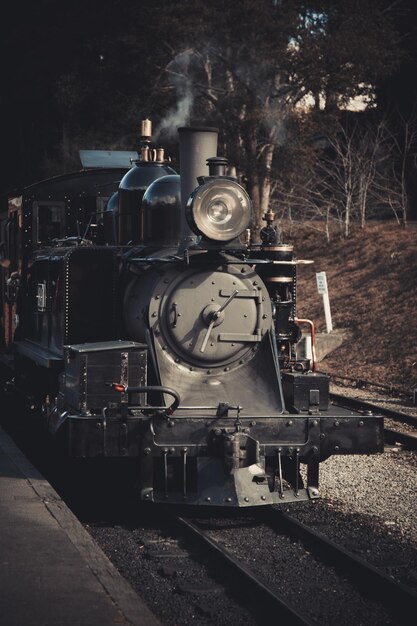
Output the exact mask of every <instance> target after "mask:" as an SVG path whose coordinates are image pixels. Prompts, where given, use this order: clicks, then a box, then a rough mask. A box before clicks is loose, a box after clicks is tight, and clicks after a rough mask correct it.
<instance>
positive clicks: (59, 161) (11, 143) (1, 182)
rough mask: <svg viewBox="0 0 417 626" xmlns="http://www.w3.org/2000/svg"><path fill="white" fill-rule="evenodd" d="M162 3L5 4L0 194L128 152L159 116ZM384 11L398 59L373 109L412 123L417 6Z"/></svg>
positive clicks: (166, 46)
mask: <svg viewBox="0 0 417 626" xmlns="http://www.w3.org/2000/svg"><path fill="white" fill-rule="evenodd" d="M169 4H171V5H175V4H176V3H175V2H174V3H172V2H171V3H168V2H165V3H164V2H156V3H155V2H146V1H143V2H141V1H139V2H138V1H133V0H108V1H105V0H104V1H103V0H102V1H101V2H99V1H97V0H84V1H83V2H81V1H80V0H73V1H72V2H68V1H67V0H63V1H60V2H58V1H53V0H38V1H36V2H28V1H25V2H20V3H13V4H11V3H10V4H9V6H8V15H7V19H5V20H3V26H2V37H1V40H0V63H1V66H0V71H1V78H2V89H1V96H0V107H1V111H0V125H1V126H0V137H1V151H2V156H3V158H2V167H1V173H0V192H5V191H7V190H10V189H12V188H14V187H16V186H20V185H26V184H28V183H30V182H33V181H35V180H37V179H39V178H41V177H45V176H48V175H51V174H55V173H58V172H59V171H62V168H64V169H74V168H76V167H78V163H77V162H76V159H75V157H74V155H75V154H76V152H77V149H79V148H83V149H94V148H95V149H99V148H104V149H117V148H121V149H132V148H134V147H135V141H136V137H137V135H138V128H139V123H140V119H141V118H143V117H152V118H153V119H154V120H156V122H157V121H158V119H160V118H161V117H162V116H163V115H164V113H165V111H166V110H167V108H168V106H169V105H170V104H171V101H170V98H172V94H167V93H166V92H165V91H164V88H163V86H162V83H161V75H162V74H163V69H164V67H166V65H167V63H169V61H170V59H171V58H172V56H173V50H172V42H171V41H170V36H169V31H170V28H171V26H170V23H169V18H168V20H167V18H166V16H164V14H163V12H162V11H161V7H162V8H163V7H164V6H165V5H169ZM177 4H178V5H179V6H182V9H183V8H184V6H186V5H187V4H188V3H177ZM191 4H195V3H191ZM197 4H198V3H197ZM386 4H387V6H388V4H389V5H390V6H393V7H394V10H393V14H394V22H395V28H396V29H397V31H398V34H399V37H398V46H399V48H400V52H401V59H400V62H399V64H398V65H397V68H396V69H395V70H394V71H393V72H392V73H391V74H390V75H389V76H388V77H385V78H384V79H383V80H381V81H380V82H379V84H378V86H377V87H378V89H377V93H378V109H379V110H380V111H390V110H394V109H395V110H398V111H400V113H401V115H403V116H406V117H409V116H411V115H412V114H413V113H415V112H416V102H417V36H416V24H417V6H416V4H417V3H416V2H414V1H413V0H402V1H401V2H395V1H394V2H390V3H386ZM193 19H195V23H196V24H197V23H198V22H199V21H201V20H202V19H204V15H202V14H201V15H200V14H197V13H196V14H195V15H194V16H193V15H190V16H189V22H188V24H184V32H178V41H179V42H180V39H181V38H182V41H183V42H184V41H186V30H187V28H188V29H192V24H193ZM200 26H201V24H200ZM236 26H237V27H239V25H238V24H237V25H236ZM372 29H373V24H372V23H369V32H370V33H371V32H372ZM171 34H172V33H171ZM190 36H191V35H190ZM171 39H172V37H171ZM413 184H414V188H413ZM411 193H412V194H413V195H414V194H415V183H413V182H412V181H411Z"/></svg>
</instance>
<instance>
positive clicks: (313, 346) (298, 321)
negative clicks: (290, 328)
mask: <svg viewBox="0 0 417 626" xmlns="http://www.w3.org/2000/svg"><path fill="white" fill-rule="evenodd" d="M294 322H295V323H296V324H308V325H309V326H310V335H311V356H312V361H313V363H312V367H311V369H312V371H313V372H314V371H315V369H316V362H317V361H316V331H315V329H314V322H312V321H311V320H307V319H301V318H299V317H296V318H295V319H294Z"/></svg>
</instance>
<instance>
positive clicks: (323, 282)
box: [316, 272, 333, 333]
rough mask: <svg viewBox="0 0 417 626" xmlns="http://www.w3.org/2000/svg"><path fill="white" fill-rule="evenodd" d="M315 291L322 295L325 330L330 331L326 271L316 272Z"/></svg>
mask: <svg viewBox="0 0 417 626" xmlns="http://www.w3.org/2000/svg"><path fill="white" fill-rule="evenodd" d="M316 281H317V291H318V293H320V294H321V295H322V296H323V306H324V317H325V318H326V330H327V332H328V333H331V332H332V330H333V324H332V314H331V312H330V300H329V291H328V289H327V278H326V272H317V274H316Z"/></svg>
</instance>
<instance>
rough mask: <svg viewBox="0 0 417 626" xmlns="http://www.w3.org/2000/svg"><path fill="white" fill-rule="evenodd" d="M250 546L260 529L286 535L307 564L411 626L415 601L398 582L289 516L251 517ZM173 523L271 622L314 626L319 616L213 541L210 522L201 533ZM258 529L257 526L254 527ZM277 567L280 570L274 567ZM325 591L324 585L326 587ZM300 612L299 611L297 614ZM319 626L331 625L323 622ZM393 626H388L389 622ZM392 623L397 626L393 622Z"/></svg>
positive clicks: (197, 526) (191, 524)
mask: <svg viewBox="0 0 417 626" xmlns="http://www.w3.org/2000/svg"><path fill="white" fill-rule="evenodd" d="M254 520H255V521H254V533H253V536H254V540H255V537H257V536H259V535H260V533H262V526H263V525H265V526H268V527H269V528H270V529H272V530H273V531H274V532H275V533H277V535H285V536H287V537H290V538H291V541H294V540H295V541H297V542H300V543H301V544H302V545H303V547H304V548H305V549H306V550H307V552H306V554H309V556H310V558H313V559H316V560H319V561H320V562H321V563H322V566H323V567H325V568H329V567H330V568H334V569H335V570H336V571H337V575H338V576H340V577H341V579H348V580H349V581H350V583H351V584H352V585H353V587H354V588H355V589H356V590H357V591H358V592H359V593H360V594H362V595H363V596H365V597H366V598H368V599H369V600H370V601H372V602H374V603H376V604H380V605H382V606H383V607H384V608H385V609H386V610H387V611H389V612H390V613H391V614H392V615H394V616H395V618H394V619H398V620H399V623H401V624H404V625H405V624H411V623H414V619H413V618H412V617H411V616H412V615H413V614H414V611H415V607H416V606H417V595H416V594H414V593H413V592H412V591H410V590H409V589H408V588H406V587H404V586H403V585H401V584H399V583H398V582H396V581H395V580H394V579H393V578H391V577H389V576H387V575H386V574H384V573H383V572H382V571H380V570H378V569H377V568H375V567H374V566H372V565H371V564H369V563H367V562H366V561H365V560H363V559H361V558H359V557H358V556H356V555H354V554H352V553H351V552H349V551H348V550H346V549H345V548H344V547H342V546H340V545H338V544H336V543H335V542H333V541H332V540H330V539H328V538H327V537H325V536H324V535H322V534H321V533H319V532H317V531H316V530H314V529H312V528H309V527H308V526H307V525H305V524H303V523H301V522H299V521H298V520H297V519H295V518H294V517H292V516H291V515H289V514H288V513H284V512H281V511H280V510H278V509H276V508H273V507H265V509H263V510H262V511H257V512H256V513H255V514H254ZM177 523H178V524H179V526H180V528H181V529H182V531H183V532H185V533H187V534H189V535H190V536H192V537H193V538H197V539H198V541H199V542H200V544H201V545H202V546H203V548H204V549H205V550H208V551H210V553H211V555H212V556H214V558H215V559H216V560H217V563H218V565H217V567H218V568H219V570H220V571H224V570H228V571H229V573H230V576H229V580H230V584H231V585H232V586H233V588H234V589H235V593H236V590H240V593H242V594H246V593H249V594H251V595H252V596H253V597H254V598H256V603H261V604H262V605H263V606H264V608H265V609H266V610H267V612H268V613H270V614H273V615H274V616H275V621H277V622H279V621H280V620H283V623H285V624H304V625H305V624H311V625H312V624H317V623H318V621H320V618H319V616H317V615H314V614H312V613H311V612H310V611H309V610H308V609H307V608H306V606H308V602H307V604H306V602H305V599H304V601H302V602H300V603H297V605H296V604H295V603H294V600H292V601H291V600H289V599H288V596H287V594H286V592H285V591H280V590H279V589H277V581H276V580H272V581H271V582H269V581H267V580H265V578H263V577H262V576H260V575H259V573H257V572H256V570H255V569H253V568H251V567H249V566H248V565H247V564H245V563H244V562H243V561H242V560H241V559H239V558H237V557H236V556H234V555H233V554H232V553H231V551H230V550H228V549H227V548H226V547H225V545H224V542H223V541H219V540H216V539H214V538H213V532H210V531H213V529H214V528H215V524H214V525H212V524H211V523H210V522H209V524H208V528H204V523H203V527H202V525H201V523H199V522H198V521H197V522H195V521H193V520H191V519H187V518H185V517H178V518H177ZM257 523H258V524H259V523H260V524H261V526H257ZM283 556H284V560H285V555H283V554H282V553H280V554H279V555H277V557H278V558H279V560H280V561H281V560H282V559H283ZM299 565H300V567H305V560H304V559H302V560H301V561H300V564H299ZM277 567H279V565H278V563H277ZM324 586H325V585H324ZM299 591H300V594H301V595H302V596H304V598H305V597H308V595H309V594H310V593H311V590H310V589H308V588H306V589H302V588H300V590H299ZM322 595H323V600H322V601H323V603H325V602H326V601H328V597H326V590H325V589H323V592H322ZM300 606H301V607H302V608H300ZM323 623H330V622H328V621H326V619H324V621H323ZM390 623H391V622H390ZM394 623H396V622H395V621H394Z"/></svg>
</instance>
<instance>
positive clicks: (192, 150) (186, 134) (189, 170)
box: [178, 126, 219, 249]
mask: <svg viewBox="0 0 417 626" xmlns="http://www.w3.org/2000/svg"><path fill="white" fill-rule="evenodd" d="M178 132H179V137H180V175H181V207H182V211H181V220H182V223H181V244H180V247H181V248H182V249H183V248H184V247H186V246H187V244H189V243H192V242H194V241H195V235H194V233H193V232H192V231H191V229H190V227H189V226H188V223H187V220H186V218H185V207H186V205H187V200H188V198H189V197H190V195H191V192H193V191H194V189H195V188H196V187H198V180H197V178H198V177H199V176H209V168H208V165H207V160H208V159H210V158H211V157H216V156H217V138H218V134H219V130H218V128H209V127H191V126H183V127H181V128H179V129H178Z"/></svg>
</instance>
